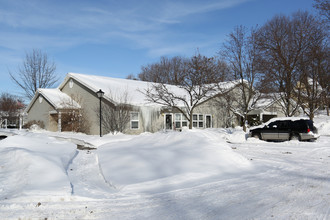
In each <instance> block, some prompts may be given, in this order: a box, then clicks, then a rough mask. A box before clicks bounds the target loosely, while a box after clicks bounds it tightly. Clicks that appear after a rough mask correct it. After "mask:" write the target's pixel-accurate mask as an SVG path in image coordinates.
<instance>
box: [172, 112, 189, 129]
mask: <svg viewBox="0 0 330 220" xmlns="http://www.w3.org/2000/svg"><path fill="white" fill-rule="evenodd" d="M174 125H175V128H182V127H187V126H188V120H187V119H186V117H185V116H184V115H183V114H181V113H175V115H174Z"/></svg>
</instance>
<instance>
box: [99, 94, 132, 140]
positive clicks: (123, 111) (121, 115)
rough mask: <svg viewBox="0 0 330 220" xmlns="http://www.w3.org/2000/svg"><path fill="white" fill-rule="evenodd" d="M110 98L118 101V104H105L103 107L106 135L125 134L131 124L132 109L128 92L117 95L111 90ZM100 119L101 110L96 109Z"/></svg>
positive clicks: (103, 125) (103, 123) (103, 124)
mask: <svg viewBox="0 0 330 220" xmlns="http://www.w3.org/2000/svg"><path fill="white" fill-rule="evenodd" d="M109 94H110V98H111V99H112V100H117V101H118V103H116V104H114V103H110V102H105V103H104V104H103V105H102V127H103V128H104V129H105V131H106V133H109V132H110V133H112V134H115V133H118V132H125V130H126V129H127V128H128V124H129V122H130V113H131V111H132V107H131V106H130V105H129V96H128V93H127V92H124V93H123V94H120V95H119V96H118V95H116V94H115V93H114V92H112V91H111V90H110V93H109ZM95 111H96V113H97V115H98V117H100V109H99V108H97V109H95Z"/></svg>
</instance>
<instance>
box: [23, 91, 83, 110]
mask: <svg viewBox="0 0 330 220" xmlns="http://www.w3.org/2000/svg"><path fill="white" fill-rule="evenodd" d="M39 95H42V97H44V98H45V99H46V100H47V101H48V102H49V103H50V104H51V105H52V107H54V109H56V110H58V109H76V108H80V107H81V106H80V105H79V104H78V103H77V102H76V101H74V100H73V99H72V98H71V97H70V96H68V95H67V94H65V93H63V92H61V91H60V90H59V89H38V90H37V92H36V94H35V95H34V97H33V99H32V100H31V102H30V104H29V105H28V106H27V108H26V110H25V112H28V111H29V110H30V109H31V107H32V106H33V104H34V103H35V101H36V99H37V98H38V97H39Z"/></svg>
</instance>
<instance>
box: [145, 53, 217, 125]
mask: <svg viewBox="0 0 330 220" xmlns="http://www.w3.org/2000/svg"><path fill="white" fill-rule="evenodd" d="M174 76H178V78H177V79H180V80H179V81H178V83H177V86H176V87H174V86H171V85H168V84H165V83H164V82H159V83H154V84H152V86H151V87H149V88H148V89H147V90H145V91H141V92H143V93H144V94H145V95H146V97H147V99H148V100H149V101H151V102H154V103H158V104H161V105H164V106H167V107H169V108H173V109H177V110H178V111H180V112H181V113H182V114H183V115H184V117H186V118H187V119H188V121H189V122H190V123H189V128H190V129H191V128H192V118H193V112H194V109H195V108H196V107H197V106H198V105H199V104H201V103H202V102H203V101H204V100H206V99H208V98H211V97H213V96H214V91H216V89H217V88H216V84H217V83H218V82H220V81H221V79H222V78H221V74H219V72H218V62H217V60H216V59H215V58H208V57H205V56H202V55H201V54H197V55H195V56H193V57H192V58H191V59H189V60H188V59H186V60H185V61H184V62H183V65H182V66H181V67H180V71H179V72H177V74H175V75H174ZM177 88H180V89H181V92H179V91H177Z"/></svg>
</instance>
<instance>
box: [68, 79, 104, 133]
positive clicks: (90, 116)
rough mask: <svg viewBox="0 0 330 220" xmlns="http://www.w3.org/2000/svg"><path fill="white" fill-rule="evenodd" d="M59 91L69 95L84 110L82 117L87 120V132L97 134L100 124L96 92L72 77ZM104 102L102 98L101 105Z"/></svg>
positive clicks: (98, 101)
mask: <svg viewBox="0 0 330 220" xmlns="http://www.w3.org/2000/svg"><path fill="white" fill-rule="evenodd" d="M71 80H72V81H71ZM61 91H62V92H64V93H66V94H68V95H69V96H71V98H73V99H74V100H75V101H77V102H78V103H79V104H80V105H81V107H82V109H83V111H84V116H83V117H85V119H86V120H87V121H88V122H87V123H86V124H88V125H90V127H89V134H92V135H99V134H100V126H99V117H98V111H99V106H100V100H99V98H98V97H97V94H96V93H94V92H92V91H91V90H90V89H89V88H87V87H86V86H84V85H82V84H81V83H79V82H78V81H76V80H74V79H70V80H68V81H67V83H66V84H65V85H64V86H63V88H62V90H61ZM104 104H105V103H104V99H103V101H102V105H104Z"/></svg>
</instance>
